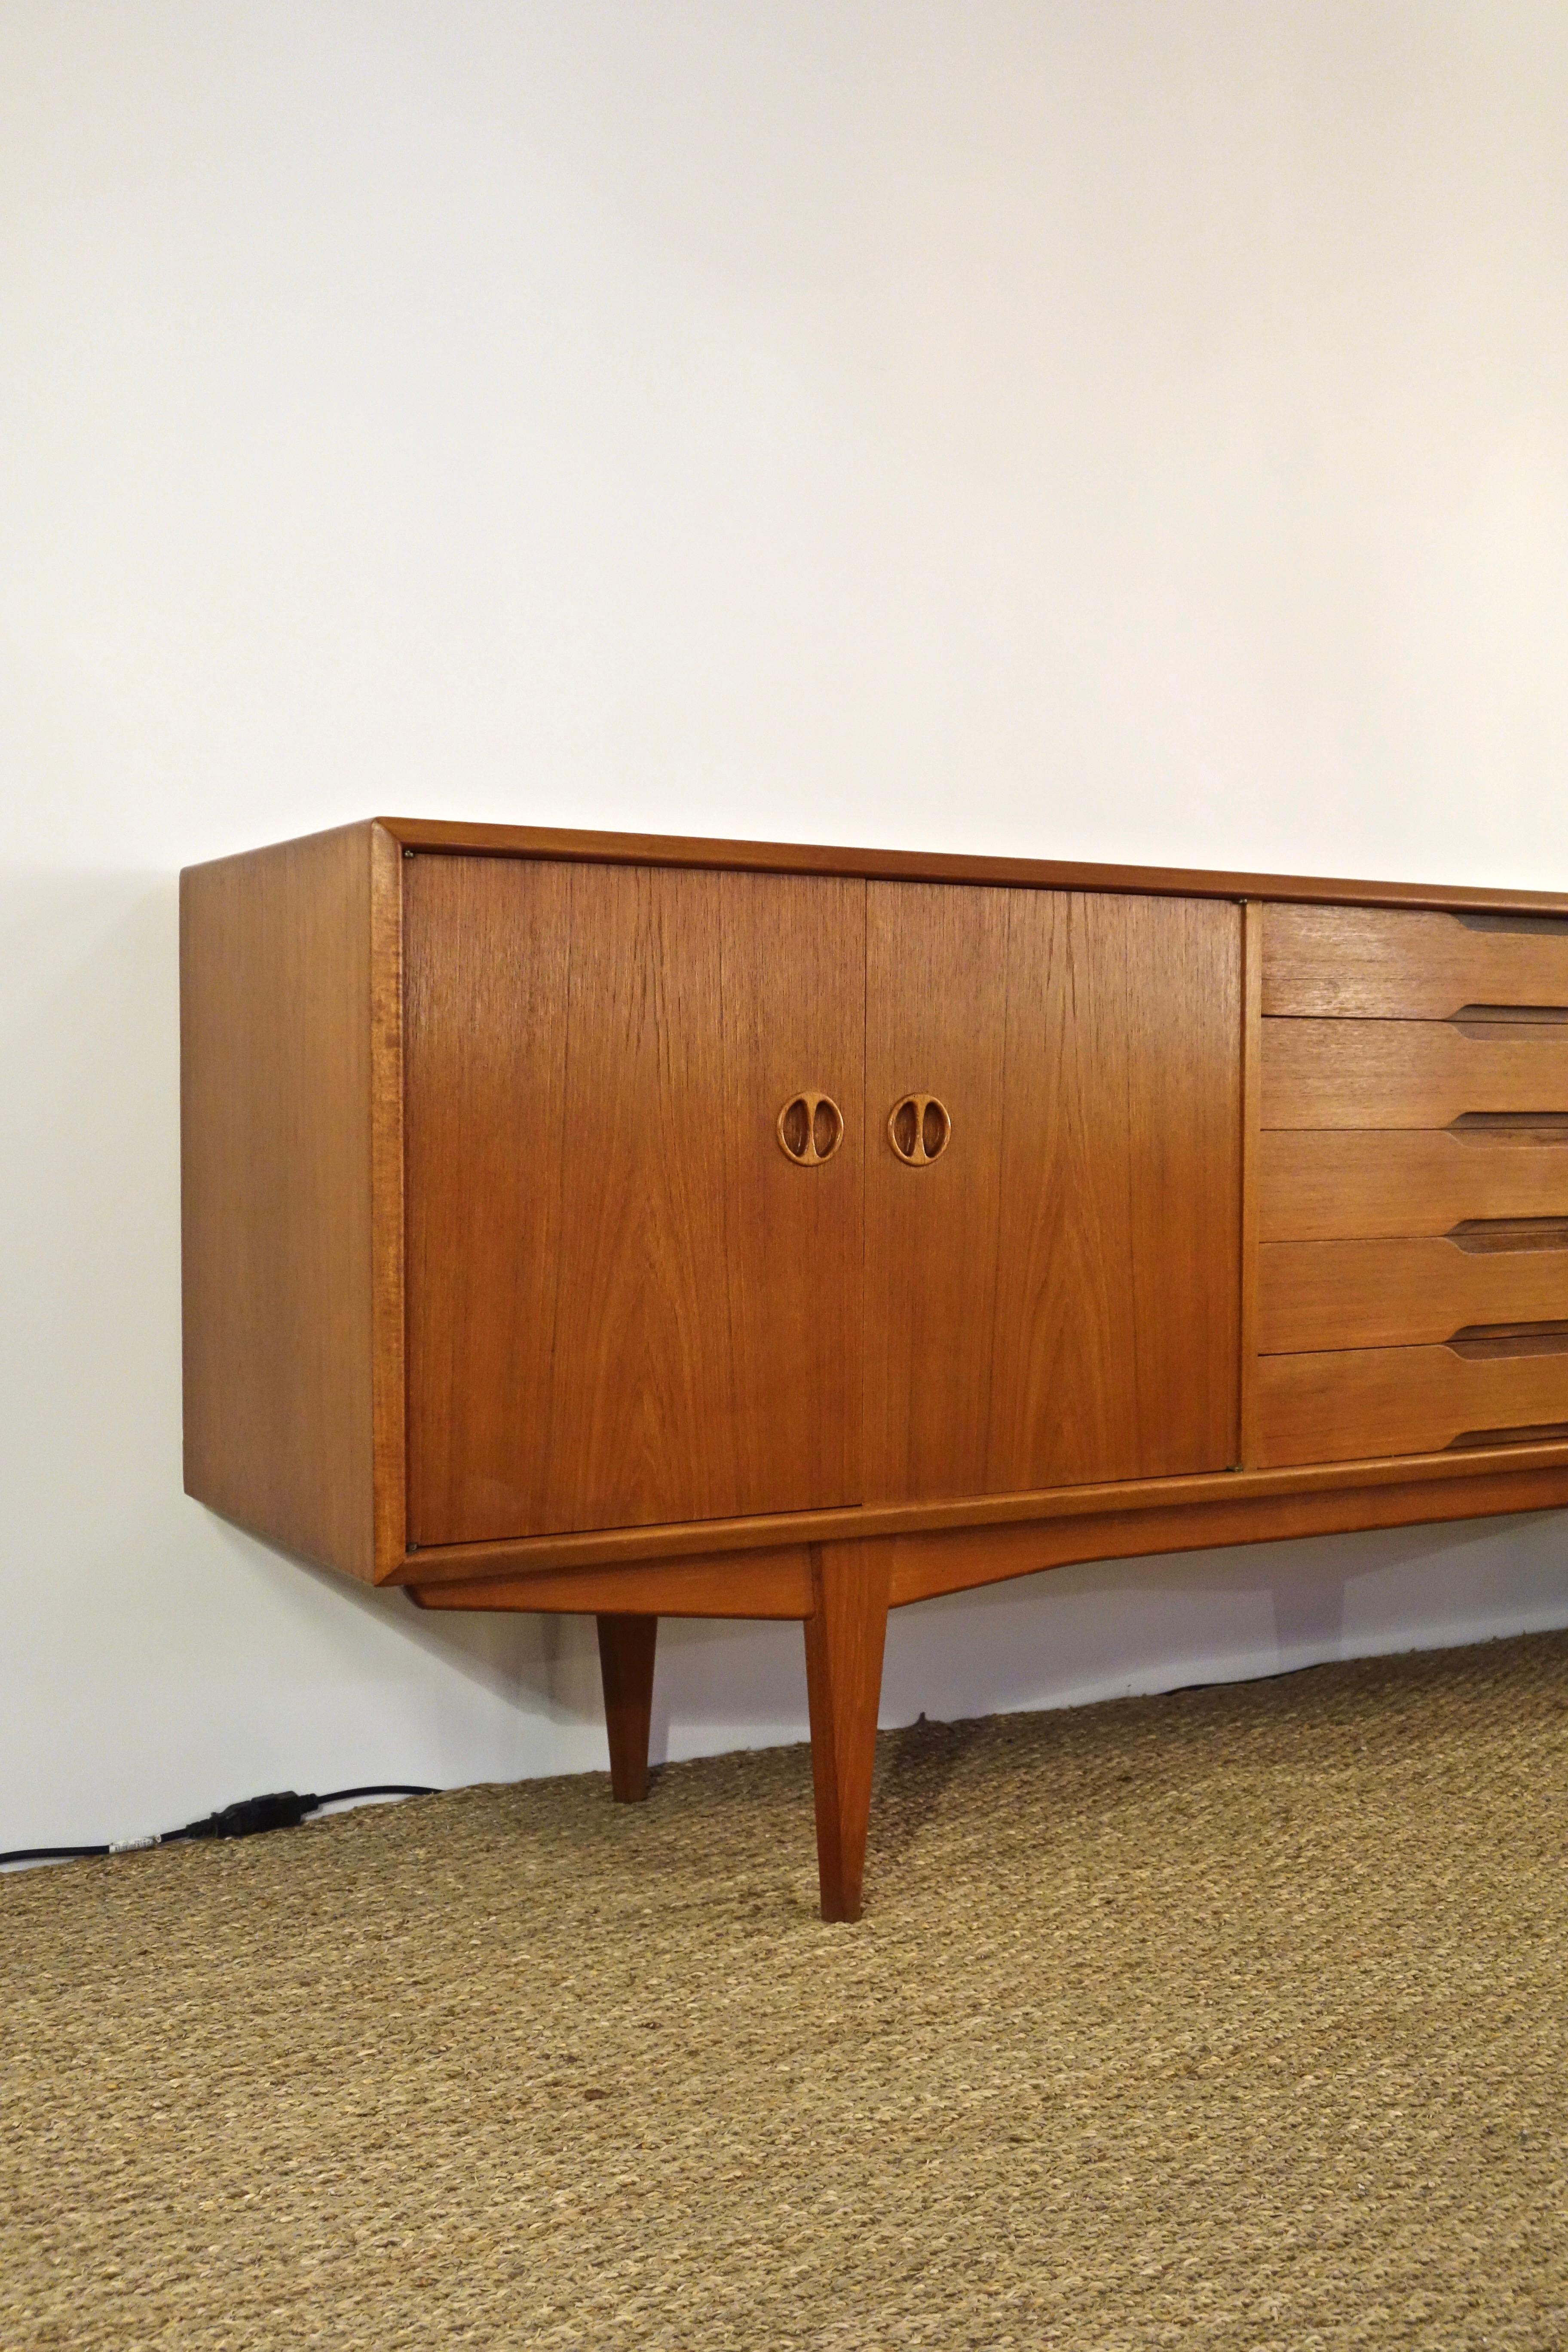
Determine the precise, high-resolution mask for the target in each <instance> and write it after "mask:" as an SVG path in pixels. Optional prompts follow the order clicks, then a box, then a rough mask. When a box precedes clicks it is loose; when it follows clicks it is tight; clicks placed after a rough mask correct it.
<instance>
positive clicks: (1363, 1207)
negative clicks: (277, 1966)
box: [1258, 1129, 1568, 1242]
mask: <svg viewBox="0 0 1568 2352" xmlns="http://www.w3.org/2000/svg"><path fill="white" fill-rule="evenodd" d="M1518 1217H1568V1136H1553V1135H1552V1134H1550V1133H1548V1134H1546V1135H1531V1134H1523V1135H1510V1134H1509V1133H1507V1132H1506V1131H1499V1130H1497V1129H1479V1130H1478V1129H1471V1130H1468V1131H1466V1132H1462V1133H1460V1134H1457V1135H1455V1134H1450V1133H1448V1132H1447V1130H1446V1129H1436V1130H1435V1131H1433V1132H1429V1133H1423V1132H1420V1131H1409V1132H1406V1133H1404V1134H1400V1133H1398V1132H1395V1131H1384V1132H1381V1133H1378V1132H1368V1133H1346V1132H1341V1133H1333V1132H1318V1133H1310V1134H1304V1133H1301V1132H1300V1131H1296V1132H1291V1131H1289V1130H1276V1131H1275V1132H1274V1133H1272V1134H1266V1135H1264V1136H1263V1137H1262V1138H1261V1139H1260V1142H1259V1151H1258V1231H1259V1234H1260V1235H1261V1237H1262V1239H1263V1240H1264V1241H1265V1242H1285V1241H1341V1240H1350V1239H1353V1238H1355V1237H1358V1236H1362V1237H1365V1238H1367V1239H1369V1240H1370V1239H1375V1238H1377V1237H1379V1236H1381V1235H1384V1234H1389V1235H1396V1234H1446V1233H1448V1232H1449V1231H1451V1229H1452V1228H1453V1227H1454V1226H1455V1225H1458V1224H1463V1223H1467V1222H1470V1221H1474V1220H1477V1219H1489V1218H1510V1219H1511V1218H1518Z"/></svg>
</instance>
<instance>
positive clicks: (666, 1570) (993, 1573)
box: [406, 1449, 1568, 1619]
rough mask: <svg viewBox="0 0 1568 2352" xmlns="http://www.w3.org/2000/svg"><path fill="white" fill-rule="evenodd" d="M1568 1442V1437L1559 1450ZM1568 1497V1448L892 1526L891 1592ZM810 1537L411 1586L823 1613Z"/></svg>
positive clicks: (506, 1606)
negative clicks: (1548, 1460) (934, 1525)
mask: <svg viewBox="0 0 1568 2352" xmlns="http://www.w3.org/2000/svg"><path fill="white" fill-rule="evenodd" d="M1559 1450H1560V1451H1563V1450H1568V1449H1559ZM1564 1504H1568V1461H1561V1462H1559V1463H1557V1464H1556V1465H1554V1466H1552V1468H1549V1469H1534V1470H1521V1469H1510V1470H1508V1471H1506V1472H1502V1473H1500V1474H1497V1475H1487V1476H1483V1477H1479V1478H1471V1479H1467V1480H1463V1481H1459V1480H1454V1479H1446V1480H1445V1479H1440V1478H1420V1477H1416V1478H1406V1479H1402V1480H1400V1481H1398V1482H1397V1483H1393V1484H1376V1483H1373V1484H1370V1485H1367V1484H1363V1485H1356V1484H1355V1483H1353V1482H1346V1483H1343V1484H1341V1485H1339V1486H1332V1487H1328V1488H1320V1489H1317V1490H1315V1491H1312V1492H1310V1493H1297V1494H1289V1495H1278V1496H1273V1497H1272V1498H1261V1497H1257V1496H1254V1497H1252V1498H1250V1499H1248V1498H1247V1497H1240V1498H1237V1499H1234V1500H1230V1501H1223V1500H1221V1501H1210V1502H1185V1503H1178V1504H1174V1505H1171V1506H1167V1507H1163V1508H1156V1509H1152V1510H1146V1511H1114V1510H1106V1511H1096V1512H1090V1513H1087V1514H1084V1515H1080V1516H1079V1517H1076V1518H1059V1517H1058V1518H1035V1519H1031V1520H1026V1521H1021V1522H1019V1523H1017V1524H1016V1525H1014V1526H1010V1527H997V1526H991V1527H982V1526H977V1525H974V1524H973V1523H972V1524H969V1525H967V1526H963V1527H957V1528H942V1529H932V1530H928V1531H926V1532H925V1533H916V1534H907V1535H902V1536H895V1537H894V1538H892V1539H891V1543H890V1545H889V1546H888V1547H887V1549H889V1550H890V1555H891V1558H890V1563H889V1565H890V1576H889V1591H888V1603H889V1607H890V1608H893V1609H901V1608H907V1607H908V1606H910V1603H911V1602H914V1601H931V1600H935V1599H936V1598H937V1597H938V1596H939V1595H940V1594H942V1593H946V1592H963V1591H973V1589H974V1588H975V1587H977V1586H980V1585H985V1584H999V1583H1004V1582H1005V1581H1006V1580H1009V1579H1011V1578H1014V1577H1020V1576H1036V1575H1038V1574H1039V1573H1040V1572H1041V1571H1042V1570H1047V1569H1052V1568H1066V1567H1069V1566H1072V1565H1075V1564H1079V1563H1084V1562H1089V1561H1096V1560H1102V1559H1144V1558H1149V1557H1151V1556H1157V1555H1163V1554H1168V1553H1172V1552H1183V1551H1195V1550H1206V1549H1210V1548H1214V1549H1225V1548H1228V1547H1231V1546H1236V1545H1245V1544H1253V1543H1271V1542H1280V1541H1286V1540H1292V1539H1294V1538H1298V1537H1301V1536H1312V1535H1331V1534H1340V1533H1346V1532H1351V1531H1364V1530H1366V1529H1368V1528H1390V1527H1411V1526H1432V1525H1437V1524H1441V1523H1443V1522H1445V1521H1451V1520H1455V1519H1467V1518H1483V1517H1490V1516H1492V1515H1493V1514H1506V1513H1509V1512H1518V1511H1531V1510H1560V1509H1561V1508H1562V1507H1563V1505H1564ZM812 1558H813V1551H812V1549H811V1548H809V1547H805V1546H800V1547H796V1548H795V1549H788V1550H786V1549H780V1550H774V1551H763V1552H733V1551H731V1552H721V1553H719V1554H716V1555H714V1556H711V1557H710V1558H708V1559H654V1560H646V1561H623V1562H620V1563H618V1564H616V1563H612V1564H609V1565H606V1566H603V1567H599V1568H591V1567H584V1568H575V1569H566V1570H557V1571H555V1572H549V1571H546V1572H543V1573H541V1574H535V1575H532V1576H515V1575H514V1576H510V1577H509V1576H506V1575H504V1574H498V1575H490V1576H474V1577H469V1578H467V1579H465V1580H462V1581H461V1582H454V1583H450V1584H419V1585H410V1586H408V1587H407V1588H406V1589H407V1591H408V1597H409V1599H410V1600H411V1601H414V1602H415V1603H416V1605H417V1606H418V1607H419V1608H421V1609H484V1610H500V1611H512V1612H517V1611H523V1612H544V1613H547V1614H548V1613H553V1612H560V1613H563V1614H568V1615H572V1614H588V1613H591V1612H599V1611H608V1612H626V1611H630V1612H643V1611H646V1612H653V1613H655V1614H658V1615H659V1616H690V1617H752V1618H766V1617H773V1618H779V1617H784V1618H789V1617H795V1618H802V1619H804V1618H807V1617H809V1616H810V1615H811V1614H812V1613H813V1610H814V1607H815V1601H814V1597H813V1591H812V1577H811V1573H810V1562H811V1560H812Z"/></svg>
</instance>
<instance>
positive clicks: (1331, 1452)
mask: <svg viewBox="0 0 1568 2352" xmlns="http://www.w3.org/2000/svg"><path fill="white" fill-rule="evenodd" d="M1559 1424H1563V1425H1568V1351H1565V1352H1564V1353H1563V1354H1561V1355H1520V1356H1503V1357H1492V1358H1489V1359H1486V1360H1481V1361H1476V1360H1472V1359H1468V1358H1466V1357H1463V1356H1458V1355H1456V1354H1455V1353H1454V1351H1453V1349H1451V1348H1369V1349H1338V1350H1336V1351H1335V1352H1333V1353H1332V1354H1326V1355H1308V1356H1263V1357H1260V1358H1259V1360H1258V1452H1259V1454H1260V1457H1261V1460H1262V1462H1263V1464H1264V1465H1265V1467H1269V1468H1271V1467H1274V1466H1275V1465H1284V1464H1287V1463H1297V1462H1347V1461H1365V1460H1368V1459H1372V1458H1375V1457H1377V1456H1379V1455H1385V1454H1426V1453H1434V1452H1436V1451H1438V1450H1440V1449H1442V1448H1443V1447H1446V1446H1449V1445H1452V1444H1454V1442H1455V1441H1456V1439H1458V1438H1460V1437H1464V1436H1468V1435H1471V1434H1474V1433H1479V1432H1482V1431H1500V1430H1510V1429H1517V1430H1526V1429H1542V1428H1555V1427H1557V1426H1558V1425H1559Z"/></svg>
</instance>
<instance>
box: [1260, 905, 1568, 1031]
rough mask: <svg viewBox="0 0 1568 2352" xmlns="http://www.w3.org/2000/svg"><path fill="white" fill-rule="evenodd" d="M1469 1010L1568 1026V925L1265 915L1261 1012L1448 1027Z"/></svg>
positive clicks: (1557, 920)
mask: <svg viewBox="0 0 1568 2352" xmlns="http://www.w3.org/2000/svg"><path fill="white" fill-rule="evenodd" d="M1471 1005H1489V1006H1501V1005H1508V1006H1527V1007H1534V1008H1542V1007H1550V1006H1555V1007H1557V1008H1559V1009H1560V1010H1561V1011H1562V1012H1563V1018H1564V1019H1565V1020H1568V916H1560V915H1441V914H1437V915H1428V914H1416V913H1400V912H1394V913H1390V912H1388V911H1387V910H1385V909H1378V908H1372V907H1268V908H1265V909H1264V916H1263V1010H1264V1012H1265V1013H1294V1014H1309V1015H1313V1014H1315V1015H1319V1016H1321V1017H1326V1018H1329V1019H1333V1020H1344V1019H1368V1018H1370V1019H1383V1020H1395V1021H1447V1020H1449V1019H1450V1018H1451V1017H1452V1016H1453V1015H1454V1014H1455V1013H1460V1012H1463V1011H1465V1010H1466V1009H1467V1008H1468V1007H1469V1006H1471Z"/></svg>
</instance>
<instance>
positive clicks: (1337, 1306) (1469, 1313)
mask: <svg viewBox="0 0 1568 2352" xmlns="http://www.w3.org/2000/svg"><path fill="white" fill-rule="evenodd" d="M1488 1239H1489V1237H1488ZM1557 1321H1561V1322H1563V1323H1568V1224H1565V1225H1564V1226H1563V1231H1562V1234H1561V1238H1560V1241H1559V1245H1558V1246H1557V1247H1555V1248H1547V1249H1539V1248H1537V1249H1531V1248H1528V1247H1526V1248H1516V1249H1511V1250H1496V1249H1492V1248H1489V1247H1488V1246H1486V1245H1485V1244H1484V1243H1483V1245H1482V1246H1481V1247H1479V1248H1477V1247H1476V1246H1475V1243H1474V1240H1473V1238H1469V1239H1467V1241H1462V1242H1461V1241H1447V1240H1444V1239H1441V1238H1438V1237H1436V1236H1433V1237H1429V1238H1427V1239H1426V1240H1415V1241H1375V1242H1269V1243H1266V1244H1265V1245H1264V1246H1263V1248H1262V1249H1260V1250H1259V1252H1258V1348H1259V1350H1260V1351H1261V1352H1262V1353H1263V1354H1264V1355H1270V1356H1277V1355H1289V1354H1292V1353H1295V1352H1297V1351H1300V1350H1306V1349H1321V1348H1406V1347H1415V1346H1418V1345H1419V1344H1421V1343H1422V1342H1423V1341H1439V1342H1441V1341H1444V1340H1448V1339H1457V1338H1458V1337H1459V1335H1460V1334H1461V1333H1462V1332H1464V1331H1466V1330H1468V1329H1471V1328H1474V1327H1476V1326H1478V1325H1479V1326H1489V1325H1491V1326H1495V1325H1497V1324H1502V1323H1510V1324H1517V1323H1548V1322H1557ZM1565 1344H1568V1342H1565Z"/></svg>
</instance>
